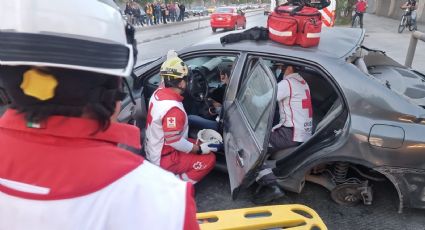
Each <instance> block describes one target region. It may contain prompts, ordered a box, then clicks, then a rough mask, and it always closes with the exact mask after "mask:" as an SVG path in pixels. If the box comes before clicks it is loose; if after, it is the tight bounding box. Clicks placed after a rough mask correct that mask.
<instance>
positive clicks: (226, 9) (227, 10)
mask: <svg viewBox="0 0 425 230" xmlns="http://www.w3.org/2000/svg"><path fill="white" fill-rule="evenodd" d="M215 12H216V13H233V9H232V8H227V7H220V8H217V9H216V10H215Z"/></svg>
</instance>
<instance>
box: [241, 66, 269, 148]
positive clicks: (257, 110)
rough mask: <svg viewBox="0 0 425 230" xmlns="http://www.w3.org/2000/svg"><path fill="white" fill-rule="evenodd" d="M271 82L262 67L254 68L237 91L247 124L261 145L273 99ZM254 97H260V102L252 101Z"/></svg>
mask: <svg viewBox="0 0 425 230" xmlns="http://www.w3.org/2000/svg"><path fill="white" fill-rule="evenodd" d="M272 92H273V83H272V82H271V81H270V79H269V78H268V77H267V74H266V72H265V70H264V69H262V68H255V69H254V71H253V72H252V73H251V76H250V77H249V78H248V80H247V82H246V84H245V86H244V87H243V88H242V89H241V90H240V91H239V92H238V96H237V99H238V101H239V102H240V105H241V109H242V112H243V113H244V114H245V116H246V118H247V120H248V123H249V125H250V126H251V128H252V130H253V131H254V133H255V136H256V139H257V140H258V141H259V142H260V143H259V145H260V146H262V145H263V143H261V141H264V136H265V135H266V132H267V124H268V119H264V117H269V115H270V112H271V109H270V108H271V107H272V106H270V105H271V103H272V101H273V95H272ZM254 98H260V100H261V103H253V100H256V99H254Z"/></svg>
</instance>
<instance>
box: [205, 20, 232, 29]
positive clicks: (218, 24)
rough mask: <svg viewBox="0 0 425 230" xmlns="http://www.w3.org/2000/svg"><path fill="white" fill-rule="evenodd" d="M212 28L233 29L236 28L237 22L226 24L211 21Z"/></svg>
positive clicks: (227, 22)
mask: <svg viewBox="0 0 425 230" xmlns="http://www.w3.org/2000/svg"><path fill="white" fill-rule="evenodd" d="M210 24H211V27H213V28H233V27H234V26H235V22H232V21H226V22H224V21H223V22H220V21H214V22H213V21H210Z"/></svg>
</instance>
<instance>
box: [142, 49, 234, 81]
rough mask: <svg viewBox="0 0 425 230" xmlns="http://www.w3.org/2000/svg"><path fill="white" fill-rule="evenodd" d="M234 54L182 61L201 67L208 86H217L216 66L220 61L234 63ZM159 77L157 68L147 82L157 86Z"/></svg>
mask: <svg viewBox="0 0 425 230" xmlns="http://www.w3.org/2000/svg"><path fill="white" fill-rule="evenodd" d="M235 60H236V56H229V55H208V56H200V57H195V58H189V59H184V58H183V61H184V62H185V63H186V64H187V65H188V66H189V68H190V69H195V68H198V69H201V70H202V71H203V72H204V73H205V77H206V78H207V81H208V85H209V87H210V88H217V87H218V86H219V85H220V76H219V74H218V66H219V65H220V63H222V62H228V63H235ZM160 82H161V78H160V76H159V70H158V72H157V73H156V74H154V75H153V76H151V77H150V78H149V79H148V84H150V85H154V86H159V84H160Z"/></svg>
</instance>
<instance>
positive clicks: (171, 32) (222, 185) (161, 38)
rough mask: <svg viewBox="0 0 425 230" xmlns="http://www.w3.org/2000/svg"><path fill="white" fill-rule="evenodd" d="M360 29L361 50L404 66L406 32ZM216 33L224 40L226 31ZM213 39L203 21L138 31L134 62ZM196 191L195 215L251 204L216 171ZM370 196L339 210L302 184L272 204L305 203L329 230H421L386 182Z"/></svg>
mask: <svg viewBox="0 0 425 230" xmlns="http://www.w3.org/2000/svg"><path fill="white" fill-rule="evenodd" d="M266 19H267V17H265V16H264V15H263V14H262V11H258V12H251V13H248V14H247V27H248V28H250V27H253V26H265V25H266ZM364 24H365V29H366V38H365V41H364V45H366V46H367V47H369V48H374V49H380V50H385V51H387V54H388V55H389V56H390V57H392V58H394V59H395V60H396V61H398V62H400V63H404V61H405V57H406V53H407V47H408V45H409V40H410V33H409V32H406V31H405V32H404V33H403V34H398V33H397V26H398V21H397V20H393V19H388V18H382V17H377V16H374V15H369V14H366V15H365V18H364ZM419 30H422V31H425V26H424V25H420V26H419ZM218 33H219V34H223V35H224V34H225V33H228V32H223V31H219V32H218ZM213 35H214V34H213V32H212V31H211V28H210V27H209V21H208V20H203V21H202V20H194V21H192V22H190V23H185V24H181V23H180V24H179V23H174V24H171V25H166V26H165V25H161V26H154V27H150V28H148V29H146V28H142V29H139V31H138V33H137V39H138V41H139V52H140V53H139V61H140V60H144V59H150V58H153V57H157V56H160V55H165V54H166V52H167V51H168V50H169V49H175V50H179V49H182V48H183V47H186V46H189V45H191V44H193V43H196V42H198V41H201V40H202V39H205V38H207V37H209V36H213ZM424 51H425V43H423V42H419V43H418V47H417V52H416V56H415V59H414V62H413V68H416V69H418V70H420V71H422V72H425V65H424V64H423V63H425V52H424ZM195 187H196V201H197V206H198V211H199V212H204V211H213V210H223V209H233V208H243V207H252V206H255V205H254V204H253V203H252V202H251V201H250V198H251V195H250V191H249V190H248V191H245V192H243V193H241V194H240V196H239V197H238V199H236V200H232V199H231V197H230V185H229V181H228V175H227V174H224V173H221V172H212V173H211V174H210V175H208V176H207V177H206V178H205V179H204V180H203V181H201V182H200V183H198V184H197V185H196V186H195ZM373 196H374V200H373V205H371V206H364V205H357V206H355V207H344V206H340V205H338V204H336V203H334V202H333V201H332V200H331V198H330V193H329V191H327V190H326V189H324V188H322V187H320V186H318V185H315V184H310V183H307V184H306V186H305V188H304V190H303V191H302V192H301V193H300V194H294V193H288V194H287V196H286V197H284V198H282V199H279V200H276V201H275V202H273V203H271V204H293V203H299V204H305V205H307V206H309V207H311V208H313V209H315V210H316V211H317V212H318V213H319V215H320V216H321V217H322V219H323V220H324V222H325V223H326V224H327V226H328V227H329V229H347V230H350V229H386V230H391V229H394V230H396V229H425V218H424V216H425V211H424V210H418V209H404V212H403V213H402V214H398V213H397V208H398V197H397V193H396V191H395V189H394V188H393V187H392V185H391V184H390V183H387V182H382V183H377V184H374V195H373Z"/></svg>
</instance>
